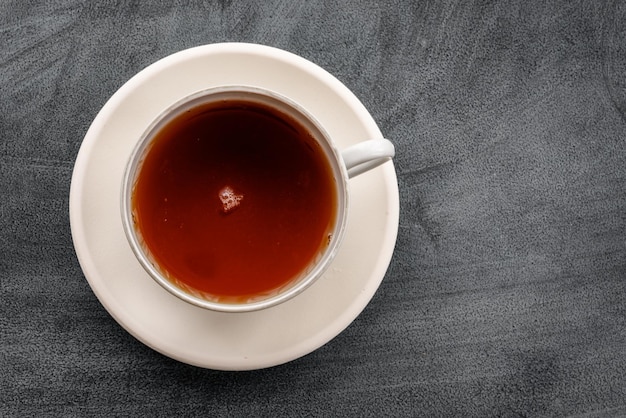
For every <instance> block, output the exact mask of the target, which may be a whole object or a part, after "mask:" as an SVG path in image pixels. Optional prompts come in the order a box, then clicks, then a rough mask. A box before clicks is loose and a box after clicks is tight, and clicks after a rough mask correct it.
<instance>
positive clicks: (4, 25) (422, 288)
mask: <svg viewBox="0 0 626 418" xmlns="http://www.w3.org/2000/svg"><path fill="white" fill-rule="evenodd" d="M227 40H228V41H246V42H256V43H262V44H267V45H271V46H276V47H279V48H283V49H286V50H289V51H292V52H295V53H297V54H300V55H302V56H304V57H305V58H307V59H309V60H311V61H313V62H315V63H317V64H319V65H321V66H322V67H324V68H326V69H327V70H328V71H329V72H331V73H332V74H334V75H335V76H336V77H337V78H339V79H340V80H341V81H343V82H344V83H345V84H346V85H347V86H348V87H349V88H350V89H352V90H353V91H354V92H355V93H356V95H357V96H358V97H359V98H360V99H361V100H362V101H363V102H364V104H365V105H366V106H367V107H368V109H369V110H370V111H371V113H372V115H373V116H374V118H375V119H376V120H377V122H378V123H379V125H380V127H381V129H382V131H383V132H384V133H385V134H386V135H387V136H388V137H390V138H391V139H392V140H393V142H394V143H395V144H396V147H397V151H398V156H397V158H396V160H395V161H396V169H397V172H398V181H399V186H400V199H401V200H400V204H401V219H400V229H399V236H398V242H397V247H396V251H395V255H394V258H393V261H392V263H391V266H390V269H389V271H388V274H387V276H386V277H385V280H384V282H383V284H382V286H381V288H380V290H379V292H378V293H377V295H376V296H375V297H374V299H373V300H372V302H371V304H370V305H369V306H368V307H367V308H366V310H365V311H364V312H363V314H362V315H361V316H360V317H359V318H358V319H357V320H356V321H355V322H354V323H353V324H352V325H351V326H350V327H349V328H348V329H347V330H346V331H345V332H343V333H342V334H340V335H339V336H338V337H337V338H335V339H334V340H332V341H331V342H330V343H329V344H327V345H326V346H324V347H322V348H321V349H319V350H317V351H315V352H314V353H312V354H310V355H308V356H306V357H304V358H301V359H299V360H296V361H294V362H291V363H289V364H286V365H283V366H279V367H275V368H272V369H267V370H261V371H254V372H244V373H226V372H216V371H210V370H204V369H198V368H194V367H191V366H187V365H184V364H181V363H178V362H176V361H174V360H171V359H168V358H166V357H163V356H161V355H160V354H158V353H156V352H154V351H152V350H150V349H149V348H147V347H145V346H144V345H142V344H141V343H140V342H138V341H136V340H135V339H134V338H133V337H131V336H130V335H129V334H127V333H126V332H125V331H124V330H123V329H122V328H121V327H120V326H118V325H117V323H116V322H115V321H114V320H113V319H112V318H111V317H110V316H109V315H108V314H107V313H106V312H105V310H104V309H103V308H102V307H101V305H100V304H99V302H98V301H97V299H96V297H95V296H94V294H93V293H92V292H91V290H90V288H89V286H88V284H87V282H86V280H85V279H84V277H83V275H82V272H81V270H80V267H79V265H78V262H77V260H76V257H75V254H74V250H73V246H72V242H71V237H70V229H69V219H68V195H69V186H70V176H71V170H72V167H73V163H74V159H75V157H76V154H77V152H78V149H79V147H80V143H81V140H82V137H83V135H84V134H85V132H86V130H87V128H88V126H89V124H90V122H91V121H92V119H93V118H94V117H95V115H96V113H97V112H98V110H99V109H100V107H101V106H102V105H103V104H104V103H105V102H106V100H107V99H108V98H109V97H110V95H111V94H112V93H113V92H114V91H115V90H116V89H117V88H118V87H119V86H121V85H122V84H123V83H124V82H125V81H126V80H127V79H128V78H130V77H131V76H132V75H133V74H135V73H136V72H137V71H139V70H140V69H142V68H143V67H145V66H147V65H149V64H150V63H152V62H154V61H156V60H158V59H159V58H162V57H164V56H166V55H168V54H170V53H173V52H175V51H178V50H181V49H184V48H188V47H191V46H196V45H200V44H206V43H213V42H219V41H227ZM0 92H1V93H2V94H1V98H0V298H1V300H0V416H42V415H44V416H45V415H49V416H61V415H64V416H68V415H70V416H72V415H90V416H99V415H101V416H110V415H129V416H136V415H139V414H146V415H148V416H180V415H187V416H193V415H201V416H207V415H213V414H215V415H224V416H226V415H229V416H275V415H290V416H343V415H349V416H383V415H388V416H451V415H457V416H565V415H582V416H593V417H596V416H619V415H622V416H626V377H625V376H626V373H625V372H626V259H625V258H626V257H625V256H626V240H625V239H626V3H625V2H623V1H621V2H619V1H618V2H591V1H587V2H584V1H573V2H569V1H563V2H552V3H551V4H550V5H549V6H547V5H545V4H544V2H539V1H531V2H525V1H511V2H478V1H468V2H458V1H444V2H435V1H428V2H427V1H398V2H376V1H361V2H359V1H346V2H330V1H329V2H324V1H309V2H291V1H268V2H250V3H242V2H234V1H233V2H231V1H223V2H206V3H205V2H198V1H196V2H188V3H187V2H181V1H172V2H162V3H152V2H150V3H149V2H141V3H140V2H126V1H117V2H87V1H84V2H80V1H72V0H65V1H63V0H55V1H47V2H35V1H3V2H1V3H0Z"/></svg>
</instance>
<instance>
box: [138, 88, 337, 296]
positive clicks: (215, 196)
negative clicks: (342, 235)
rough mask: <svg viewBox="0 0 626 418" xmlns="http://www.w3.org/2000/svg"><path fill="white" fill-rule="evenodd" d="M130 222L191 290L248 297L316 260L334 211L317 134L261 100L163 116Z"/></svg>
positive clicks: (332, 183) (290, 277)
mask: <svg viewBox="0 0 626 418" xmlns="http://www.w3.org/2000/svg"><path fill="white" fill-rule="evenodd" d="M131 205H132V210H133V219H134V222H135V227H136V228H137V230H138V231H139V232H140V234H141V236H142V239H143V242H144V244H145V246H146V247H147V248H148V249H149V251H150V252H151V254H152V256H153V259H154V260H155V261H156V262H157V263H158V265H159V266H160V269H161V270H162V271H164V272H165V273H166V275H167V276H169V278H170V280H172V281H173V282H175V283H177V284H178V285H179V286H180V287H183V288H186V289H190V290H191V291H192V292H193V291H196V292H199V293H203V294H206V295H207V296H210V297H212V298H214V299H217V300H220V301H231V300H232V301H245V300H247V299H250V298H254V297H255V296H259V295H265V294H270V293H272V292H274V291H276V290H277V289H279V288H281V287H283V286H285V285H286V284H289V283H290V282H291V281H293V280H294V279H295V278H296V277H297V276H298V275H299V274H300V273H302V272H303V271H304V270H305V269H306V268H307V266H309V265H310V264H311V263H313V262H314V261H315V259H316V258H317V257H319V255H320V253H321V252H322V251H323V249H324V248H325V246H326V245H327V244H328V241H329V234H330V233H331V231H332V228H333V225H334V223H335V218H336V206H337V191H336V186H335V180H334V177H333V172H332V168H331V166H330V164H329V162H328V161H327V157H326V156H325V154H324V151H323V149H322V148H321V147H320V145H319V144H318V143H317V141H316V140H315V138H314V137H313V136H312V135H311V134H310V133H309V132H308V131H307V130H306V129H305V128H304V127H303V126H302V125H301V124H300V123H299V122H297V121H296V120H295V119H293V118H291V117H290V116H288V115H286V114H283V113H282V112H280V111H278V110H277V109H273V108H271V107H269V106H267V105H264V104H260V103H255V102H252V101H246V100H227V101H219V102H213V103H208V104H202V105H199V106H197V107H195V108H193V109H191V110H189V111H186V112H185V113H183V114H181V115H179V116H177V117H176V118H174V119H173V120H172V121H171V122H169V123H167V124H166V125H165V126H164V127H163V128H162V129H161V130H160V131H159V132H158V133H157V134H156V136H155V138H154V139H153V142H152V145H151V146H150V148H149V150H148V151H147V152H146V155H145V158H144V160H143V162H142V165H141V167H140V168H139V173H138V175H137V180H136V184H135V186H134V190H133V194H132V203H131Z"/></svg>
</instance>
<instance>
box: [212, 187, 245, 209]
mask: <svg viewBox="0 0 626 418" xmlns="http://www.w3.org/2000/svg"><path fill="white" fill-rule="evenodd" d="M218 196H219V199H220V201H221V202H222V211H223V212H224V213H230V212H232V211H233V210H235V209H237V208H238V207H239V205H240V204H241V201H242V200H243V195H242V194H237V193H235V191H234V190H233V188H232V187H230V186H224V187H222V188H221V189H220V191H219V193H218Z"/></svg>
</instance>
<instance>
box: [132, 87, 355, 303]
mask: <svg viewBox="0 0 626 418" xmlns="http://www.w3.org/2000/svg"><path fill="white" fill-rule="evenodd" d="M232 94H244V95H247V96H248V97H251V96H255V97H256V98H257V99H258V98H261V97H262V98H263V99H265V100H268V99H269V100H270V101H272V102H273V103H279V104H280V105H281V108H280V109H279V110H283V109H284V108H285V107H286V108H288V109H289V110H290V112H288V114H289V115H290V116H291V117H294V113H295V114H296V115H297V116H298V120H299V122H301V123H302V122H304V123H305V125H308V126H306V128H307V130H309V131H310V128H313V131H316V132H315V134H314V135H313V136H314V137H315V139H316V141H318V142H319V141H323V142H324V144H321V145H322V146H323V148H324V150H325V153H326V155H327V157H329V158H328V159H329V160H332V161H331V165H332V166H333V173H335V176H334V177H335V184H336V186H337V199H338V204H337V215H336V219H335V225H334V228H333V229H332V231H333V232H332V238H331V242H330V243H329V245H328V247H327V248H326V249H325V250H324V251H323V252H322V254H321V258H320V259H319V260H316V261H314V262H312V264H313V266H312V268H311V270H310V271H308V272H307V273H306V274H305V275H304V277H303V278H302V279H299V280H296V279H292V280H296V281H295V283H293V282H292V281H290V282H288V284H286V285H285V287H284V288H278V290H277V293H276V294H273V295H270V296H267V297H262V298H260V299H258V300H256V299H255V300H252V301H247V302H224V301H217V300H210V299H207V298H205V297H202V296H200V295H195V294H192V293H190V292H189V291H186V290H184V289H183V288H181V287H180V286H178V285H176V284H175V283H174V282H173V281H172V280H170V279H168V278H167V277H165V274H163V272H162V271H161V270H160V269H159V268H158V267H157V266H155V265H154V264H156V262H154V263H153V262H152V261H150V257H149V255H148V254H146V251H144V248H143V247H142V243H141V240H142V239H141V238H140V236H139V235H138V234H137V231H136V229H135V228H134V226H133V223H134V221H133V211H132V193H133V189H134V182H135V177H134V173H136V172H137V171H138V169H139V167H140V163H141V157H142V155H143V152H144V151H145V149H146V148H147V147H148V146H149V144H150V139H151V138H152V137H153V135H154V134H155V133H156V132H158V130H159V129H160V128H161V127H162V126H163V125H164V124H167V123H168V122H169V121H171V120H172V119H174V118H175V117H177V116H179V115H180V114H181V113H182V112H184V110H185V109H186V108H193V107H195V106H197V105H200V104H202V103H207V102H208V101H211V100H209V98H213V99H212V100H216V99H215V97H216V96H218V95H232ZM194 101H197V102H196V103H195V105H193V104H192V103H194ZM263 103H264V104H267V102H263ZM190 104H191V105H190ZM186 106H188V107H186ZM337 174H338V175H337ZM348 179H349V176H348V172H347V169H346V167H345V165H344V163H343V160H342V157H341V153H340V152H339V150H338V149H337V147H336V145H335V143H334V141H333V140H332V138H331V137H330V135H329V134H328V133H327V131H326V130H325V129H324V127H323V126H322V125H321V124H320V123H319V121H318V120H317V119H316V118H315V117H314V116H313V115H312V114H311V113H310V112H308V111H307V110H306V109H305V108H304V107H303V106H301V105H300V104H298V103H296V102H295V101H294V100H292V99H290V98H288V97H286V96H284V95H282V94H280V93H277V92H275V91H272V90H269V89H266V88H260V87H256V86H248V85H240V84H238V85H222V86H218V87H211V88H207V89H202V90H199V91H196V92H194V93H191V94H189V95H187V96H185V97H183V98H181V99H179V100H178V101H176V102H174V103H173V104H171V105H170V106H168V107H167V108H165V109H164V110H162V111H161V112H160V113H159V114H158V115H157V116H156V117H155V118H154V119H153V120H152V122H151V123H150V125H148V126H147V127H146V129H145V130H144V131H143V133H142V134H141V136H140V137H139V140H138V141H137V143H136V144H135V146H134V147H133V150H132V152H131V154H130V156H129V158H128V160H127V163H126V166H125V170H124V175H123V179H122V187H121V194H122V196H121V199H120V202H121V217H122V225H123V229H124V233H125V235H126V239H127V241H128V243H129V245H130V247H131V249H132V251H133V253H134V255H135V257H136V259H137V260H138V261H139V263H140V264H141V266H142V267H143V268H144V270H145V271H146V272H147V273H148V274H149V275H150V277H151V278H152V279H153V280H154V281H156V282H157V283H158V284H159V285H160V286H161V287H163V288H164V289H165V290H167V291H168V292H169V293H171V294H172V295H174V296H176V297H178V298H179V299H181V300H183V301H185V302H188V303H190V304H192V305H195V306H198V307H200V308H204V309H208V310H212V311H220V312H228V313H236V312H251V311H257V310H261V309H267V308H270V307H273V306H276V305H279V304H281V303H283V302H286V301H288V300H290V299H292V298H293V297H295V296H297V295H298V294H300V293H302V292H303V291H304V290H305V289H307V288H308V287H309V286H311V285H312V284H313V283H315V282H316V281H317V280H318V279H319V278H320V277H321V276H322V275H323V274H324V272H325V271H326V270H327V269H328V268H329V266H330V265H331V264H332V261H333V259H334V258H335V256H336V254H337V252H338V250H339V248H340V246H341V242H342V241H343V237H344V235H345V230H346V224H347V215H348V204H349V193H348Z"/></svg>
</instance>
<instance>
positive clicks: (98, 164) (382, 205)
mask: <svg viewBox="0 0 626 418" xmlns="http://www.w3.org/2000/svg"><path fill="white" fill-rule="evenodd" d="M224 84H233V85H252V86H257V87H261V88H267V89H272V90H275V91H276V92H278V93H281V94H283V95H284V96H287V97H289V98H291V99H292V100H294V101H296V102H299V103H300V104H302V105H303V106H304V107H306V108H308V109H309V110H310V111H311V113H313V114H314V115H315V116H317V119H318V120H319V121H320V122H321V123H322V124H323V125H324V126H325V127H326V129H327V131H328V132H329V133H330V134H331V136H333V137H334V138H336V141H337V143H338V145H339V148H340V149H341V148H344V147H347V146H348V145H351V144H354V143H357V142H359V141H363V140H365V139H368V138H375V137H381V136H382V135H381V133H380V130H379V129H378V127H377V125H376V123H375V122H374V120H373V119H372V117H371V116H370V114H369V113H368V112H367V110H366V109H365V108H364V107H363V105H362V104H361V103H360V102H359V100H358V99H357V98H356V97H355V96H354V95H353V94H352V93H351V92H350V91H349V90H348V89H347V88H346V87H345V86H344V85H343V84H341V82H339V81H338V80H337V79H336V78H334V77H333V76H331V75H330V74H329V73H327V72H326V71H324V70H323V69H321V68H320V67H318V66H317V65H315V64H312V63H311V62H309V61H307V60H305V59H303V58H301V57H298V56H296V55H294V54H291V53H289V52H285V51H282V50H279V49H275V48H271V47H266V46H260V45H252V44H238V43H227V44H214V45H206V46H201V47H196V48H192V49H189V50H185V51H182V52H179V53H176V54H174V55H171V56H169V57H166V58H164V59H162V60H160V61H158V62H156V63H155V64H153V65H151V66H149V67H147V68H146V69H144V70H142V71H141V72H140V73H138V74H137V75H136V76H135V77H133V78H132V79H130V80H129V81H128V82H127V83H126V84H124V85H123V86H122V87H121V88H120V89H119V90H118V91H117V92H116V93H115V94H114V95H113V96H112V97H111V99H110V100H109V101H108V102H107V103H106V104H105V106H104V107H103V108H102V110H101V111H100V112H99V113H98V115H97V117H96V118H95V120H94V121H93V123H92V125H91V127H90V128H89V130H88V132H87V134H86V136H85V138H84V141H83V143H82V146H81V148H80V151H79V153H78V157H77V160H76V164H75V167H74V172H73V176H72V185H71V190H70V222H71V228H72V238H73V240H74V246H75V248H76V253H77V255H78V259H79V261H80V264H81V267H82V269H83V272H84V274H85V277H86V278H87V280H88V282H89V285H90V286H91V288H92V289H93V291H94V293H95V294H96V296H97V297H98V299H99V300H100V302H101V303H102V305H103V306H104V307H105V308H106V309H107V311H108V312H109V313H110V314H111V315H112V316H113V317H114V318H115V320H116V321H117V322H118V323H119V324H120V325H121V326H122V327H124V328H125V329H126V330H127V331H128V332H129V333H131V334H132V335H133V336H135V337H136V338H137V339H139V340H140V341H142V342H143V343H144V344H146V345H148V346H149V347H152V348H153V349H155V350H157V351H158V352H160V353H162V354H164V355H166V356H169V357H171V358H174V359H176V360H179V361H181V362H185V363H188V364H192V365H196V366H200V367H206V368H211V369H220V370H250V369H259V368H264V367H270V366H275V365H278V364H282V363H285V362H288V361H291V360H294V359H296V358H299V357H301V356H303V355H306V354H308V353H310V352H312V351H313V350H315V349H317V348H319V347H320V346H322V345H323V344H325V343H327V342H328V341H330V340H331V339H332V338H334V337H335V336H337V335H338V334H339V333H340V332H341V331H342V330H344V329H345V328H346V327H347V326H348V325H349V324H350V323H351V322H352V321H353V320H354V319H355V318H356V317H357V316H358V315H359V313H361V311H362V310H363V309H364V308H365V306H366V305H367V303H368V302H369V301H370V299H371V298H372V296H373V295H374V293H375V292H376V290H377V289H378V287H379V285H380V283H381V281H382V279H383V276H384V275H385V272H386V270H387V267H388V265H389V262H390V260H391V255H392V252H393V249H394V245H395V240H396V235H397V231H398V216H399V198H398V185H397V179H396V173H395V170H394V166H393V163H392V162H387V163H385V164H384V165H382V166H380V167H378V168H376V169H374V170H372V171H370V172H368V173H365V174H363V175H361V176H359V177H356V178H354V179H351V180H350V194H351V195H350V198H351V201H350V207H349V215H348V226H347V230H346V236H345V240H344V242H343V244H342V247H341V249H340V250H339V253H338V255H337V257H336V259H335V261H334V262H333V264H332V266H331V267H330V268H329V269H328V271H327V273H326V274H325V275H324V276H323V277H322V278H321V279H320V280H319V281H318V282H316V283H315V284H314V285H313V286H311V287H310V288H309V289H307V290H306V291H305V292H304V293H302V294H300V295H298V296H297V297H295V298H294V299H292V300H290V301H288V302H286V303H284V304H281V305H279V306H276V307H273V308H269V309H266V310H263V311H258V312H252V313H239V314H232V313H220V312H212V311H207V310H204V309H201V308H198V307H195V306H192V305H189V304H187V303H185V302H183V301H181V300H179V299H177V298H176V297H174V296H172V295H171V294H170V293H168V292H167V291H165V290H164V289H163V288H161V287H160V286H159V285H158V284H156V283H155V282H154V281H153V280H152V279H151V278H150V276H149V275H148V274H147V273H146V272H145V271H144V270H143V269H142V267H141V266H140V264H139V262H138V261H137V260H136V259H135V258H134V256H133V253H132V251H131V249H130V247H129V245H128V243H127V241H126V237H125V235H124V232H123V230H122V221H121V215H120V193H121V192H120V189H121V183H122V176H123V171H124V168H125V164H126V162H127V160H128V157H129V155H130V152H131V150H132V148H133V146H134V144H135V142H136V141H137V139H138V138H139V137H140V135H141V133H142V132H143V130H144V128H145V127H146V126H147V125H148V124H149V123H150V122H151V120H152V119H153V118H155V117H156V116H157V115H158V114H159V113H160V112H161V111H162V110H163V109H164V108H166V107H167V106H168V105H169V104H170V103H173V102H176V101H177V100H178V99H180V98H182V97H184V96H187V95H189V94H191V93H193V92H195V91H198V90H202V89H206V88H209V87H214V86H218V85H224Z"/></svg>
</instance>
